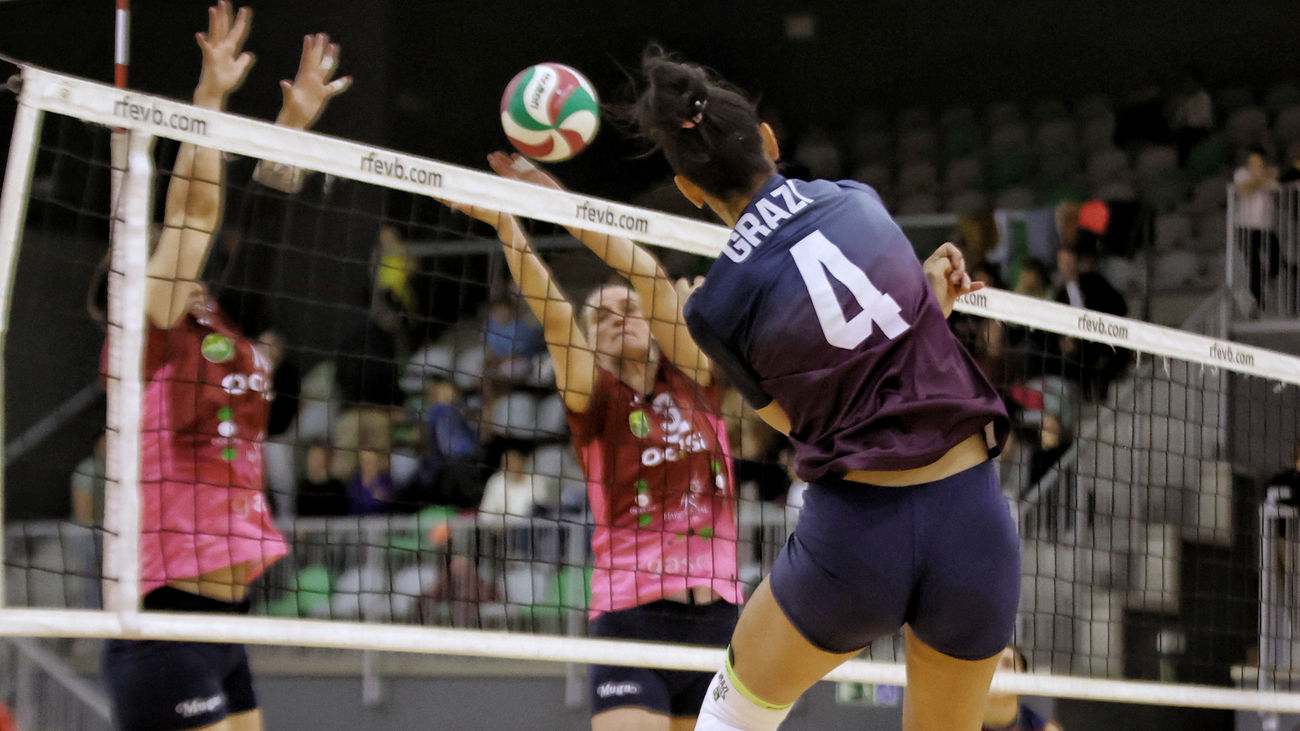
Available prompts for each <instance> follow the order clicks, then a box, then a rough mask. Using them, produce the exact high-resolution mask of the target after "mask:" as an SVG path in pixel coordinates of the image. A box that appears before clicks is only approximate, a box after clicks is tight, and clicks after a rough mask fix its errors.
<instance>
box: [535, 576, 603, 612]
mask: <svg viewBox="0 0 1300 731" xmlns="http://www.w3.org/2000/svg"><path fill="white" fill-rule="evenodd" d="M590 606H591V568H590V567H588V568H585V569H583V568H581V567H578V566H565V567H563V568H561V569H560V570H559V571H557V572H556V574H555V576H554V577H553V578H552V579H551V581H550V585H549V586H548V587H547V592H546V598H544V599H543V600H542V601H540V602H538V603H537V604H534V605H533V606H532V607H531V610H530V613H531V614H532V616H534V617H556V616H560V615H562V614H563V613H564V612H566V611H569V612H571V611H582V612H585V611H587V607H590Z"/></svg>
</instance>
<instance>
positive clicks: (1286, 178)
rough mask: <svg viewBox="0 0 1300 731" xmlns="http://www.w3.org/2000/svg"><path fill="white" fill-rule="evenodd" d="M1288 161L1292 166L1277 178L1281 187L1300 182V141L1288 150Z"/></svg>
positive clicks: (1292, 144)
mask: <svg viewBox="0 0 1300 731" xmlns="http://www.w3.org/2000/svg"><path fill="white" fill-rule="evenodd" d="M1287 159H1289V160H1290V161H1291V164H1290V165H1288V166H1287V168H1286V170H1283V171H1282V174H1281V175H1279V176H1277V182H1278V183H1279V184H1280V185H1287V184H1288V183H1294V182H1296V181H1300V140H1297V141H1295V142H1292V143H1291V146H1290V147H1288V148H1287ZM1293 194H1294V193H1293ZM1291 210H1293V211H1294V210H1296V208H1295V207H1294V206H1293V207H1292V209H1291Z"/></svg>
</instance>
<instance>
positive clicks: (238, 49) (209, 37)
mask: <svg viewBox="0 0 1300 731" xmlns="http://www.w3.org/2000/svg"><path fill="white" fill-rule="evenodd" d="M233 10H234V9H233V6H231V4H230V2H229V0H219V2H218V3H217V4H216V5H214V6H213V7H210V8H208V32H207V33H195V34H194V38H195V40H197V41H198V44H199V50H200V51H202V52H203V71H202V72H200V74H199V85H198V87H197V88H195V90H194V103H195V104H199V105H202V106H209V107H211V106H213V105H218V106H219V105H221V104H222V103H224V102H225V100H226V95H228V94H229V93H230V92H232V91H234V90H235V89H238V88H239V85H240V84H242V83H244V78H245V77H246V76H248V70H249V69H250V68H252V67H253V63H254V62H255V61H256V60H257V59H255V58H254V57H253V54H251V53H248V52H247V51H244V50H243V48H244V39H245V38H247V37H248V30H249V28H251V27H252V24H253V10H252V8H240V9H239V12H238V13H235V12H233Z"/></svg>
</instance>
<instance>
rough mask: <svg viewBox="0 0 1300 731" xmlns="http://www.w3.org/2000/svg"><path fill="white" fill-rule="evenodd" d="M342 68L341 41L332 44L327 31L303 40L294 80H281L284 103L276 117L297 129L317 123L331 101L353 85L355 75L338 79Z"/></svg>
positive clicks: (281, 122) (282, 122)
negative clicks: (335, 76)
mask: <svg viewBox="0 0 1300 731" xmlns="http://www.w3.org/2000/svg"><path fill="white" fill-rule="evenodd" d="M338 68H339V44H337V43H331V42H330V37H329V35H328V34H326V33H316V34H313V35H309V36H305V37H304V38H303V39H302V57H301V58H300V59H299V61H298V73H297V75H295V76H294V78H293V81H289V80H288V79H285V80H284V81H281V82H280V91H281V92H282V93H283V94H284V106H283V107H282V108H281V109H280V116H279V118H278V119H277V120H276V121H277V122H278V123H279V124H283V125H285V126H288V127H294V128H296V129H307V128H308V127H311V126H312V125H313V124H315V122H316V120H317V119H318V118H319V117H320V115H321V112H323V111H325V105H326V104H328V103H329V100H330V99H332V98H334V97H336V96H338V95H339V94H342V93H343V92H344V91H347V89H348V87H349V86H352V77H351V76H344V77H342V78H338V79H335V78H334V74H335V73H337V72H338Z"/></svg>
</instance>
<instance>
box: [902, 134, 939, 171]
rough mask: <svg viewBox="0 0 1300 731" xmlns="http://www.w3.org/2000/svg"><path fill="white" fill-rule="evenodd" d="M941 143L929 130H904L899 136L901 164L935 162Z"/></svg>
mask: <svg viewBox="0 0 1300 731" xmlns="http://www.w3.org/2000/svg"><path fill="white" fill-rule="evenodd" d="M938 147H939V143H938V140H937V139H936V138H935V134H934V131H933V130H931V129H929V128H923V127H922V128H914V129H904V130H901V131H900V132H899V136H898V155H897V156H896V159H897V160H898V161H899V162H900V163H904V164H906V163H910V162H916V161H933V160H934V159H935V157H936V154H937V152H938Z"/></svg>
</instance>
